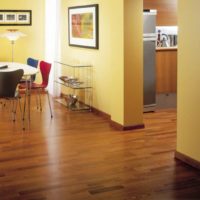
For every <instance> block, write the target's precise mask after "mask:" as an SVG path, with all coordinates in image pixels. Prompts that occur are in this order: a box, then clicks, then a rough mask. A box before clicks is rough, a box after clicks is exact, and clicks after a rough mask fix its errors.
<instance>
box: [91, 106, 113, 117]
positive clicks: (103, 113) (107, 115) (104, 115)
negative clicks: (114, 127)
mask: <svg viewBox="0 0 200 200" xmlns="http://www.w3.org/2000/svg"><path fill="white" fill-rule="evenodd" d="M92 112H93V113H95V114H96V115H99V116H101V117H103V118H104V119H107V120H111V116H110V115H109V114H108V113H105V112H103V111H101V110H99V109H97V108H94V107H92Z"/></svg>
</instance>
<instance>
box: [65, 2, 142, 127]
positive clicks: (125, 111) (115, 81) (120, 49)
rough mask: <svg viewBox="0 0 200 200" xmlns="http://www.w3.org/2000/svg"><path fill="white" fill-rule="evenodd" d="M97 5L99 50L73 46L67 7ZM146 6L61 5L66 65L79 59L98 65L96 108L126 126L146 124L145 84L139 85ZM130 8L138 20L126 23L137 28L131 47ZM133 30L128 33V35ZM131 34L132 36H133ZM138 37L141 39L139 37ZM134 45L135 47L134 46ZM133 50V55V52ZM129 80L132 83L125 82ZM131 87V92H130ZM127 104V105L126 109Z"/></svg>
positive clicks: (95, 77)
mask: <svg viewBox="0 0 200 200" xmlns="http://www.w3.org/2000/svg"><path fill="white" fill-rule="evenodd" d="M96 3H97V4H99V50H93V49H85V48H78V47H69V46H68V30H67V26H68V21H67V8H68V7H69V6H77V5H87V4H96ZM142 3H143V1H142V0H136V1H134V3H133V4H132V5H131V6H132V9H128V7H127V2H126V0H118V1H116V0H109V1H107V0H96V1H92V0H75V1H70V0H62V3H61V8H62V11H61V19H62V22H61V41H62V46H61V54H62V55H61V60H62V62H68V60H72V59H75V60H78V61H80V62H89V63H91V64H92V65H93V66H94V69H93V80H94V81H93V88H94V89H93V106H94V107H95V108H97V109H99V110H101V111H103V112H106V113H108V114H110V115H111V118H112V120H113V121H115V122H118V123H120V124H122V125H135V124H138V123H139V124H141V123H142V111H141V105H142V96H141V95H142V90H141V87H142V85H140V86H138V84H140V83H139V82H140V81H141V79H142V74H141V73H142V62H141V55H142V47H141V46H142V29H141V26H142V25H139V28H138V22H139V23H142V21H141V17H142ZM124 8H125V10H124ZM126 9H127V10H128V11H127V12H132V13H133V12H135V14H134V15H132V17H135V18H133V19H132V20H130V19H129V22H130V23H126V26H130V24H132V26H136V27H137V28H136V29H135V30H134V31H133V32H132V33H133V35H132V36H131V37H133V39H132V40H131V41H133V43H132V45H128V47H127V46H126V45H124V42H127V39H128V38H124V13H125V11H126ZM129 31H130V30H127V32H129ZM128 34H129V35H130V33H128ZM137 34H140V36H136V35H137ZM135 36H136V37H135ZM124 40H125V41H124ZM133 45H134V47H132V46H133ZM129 50H131V51H133V52H132V53H131V52H129ZM130 57H131V58H130ZM125 58H126V59H125ZM129 58H130V59H129ZM127 60H129V61H130V62H131V63H129V61H127ZM125 61H127V62H126V64H125V65H126V67H124V66H125V65H124V62H125ZM129 64H131V65H129ZM125 68H126V74H125ZM131 74H132V75H131ZM131 76H132V78H131ZM126 78H128V81H125V79H126ZM125 82H126V85H125ZM128 83H131V84H130V85H129V84H128ZM125 87H126V92H125ZM129 87H130V89H127V88H129ZM140 90H141V91H140ZM125 103H127V106H126V108H125ZM125 115H126V117H125Z"/></svg>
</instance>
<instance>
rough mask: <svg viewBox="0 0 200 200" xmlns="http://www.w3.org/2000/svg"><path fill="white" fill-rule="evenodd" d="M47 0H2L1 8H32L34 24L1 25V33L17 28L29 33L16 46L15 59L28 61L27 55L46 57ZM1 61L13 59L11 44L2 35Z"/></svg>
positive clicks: (0, 40)
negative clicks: (45, 12) (45, 18)
mask: <svg viewBox="0 0 200 200" xmlns="http://www.w3.org/2000/svg"><path fill="white" fill-rule="evenodd" d="M44 6H45V0H34V1H32V0H1V1H0V9H2V10H4V9H7V10H9V9H12V10H13V9H16V10H32V26H0V33H3V32H5V31H6V29H9V28H16V29H19V31H21V32H23V33H25V34H27V36H26V37H23V38H19V39H18V40H17V41H16V43H15V46H14V61H15V62H22V63H26V59H27V57H34V58H37V59H44V30H45V27H44V25H45V23H44V8H45V7H44ZM0 61H11V44H10V42H9V41H8V40H7V39H6V38H1V37H0Z"/></svg>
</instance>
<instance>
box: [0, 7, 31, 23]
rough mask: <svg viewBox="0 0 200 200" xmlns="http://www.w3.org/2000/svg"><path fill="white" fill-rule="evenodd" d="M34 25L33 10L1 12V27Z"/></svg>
mask: <svg viewBox="0 0 200 200" xmlns="http://www.w3.org/2000/svg"><path fill="white" fill-rule="evenodd" d="M30 25H32V11H31V10H0V26H30Z"/></svg>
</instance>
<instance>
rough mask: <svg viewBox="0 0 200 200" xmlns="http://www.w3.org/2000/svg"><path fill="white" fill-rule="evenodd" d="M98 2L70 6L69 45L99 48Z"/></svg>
mask: <svg viewBox="0 0 200 200" xmlns="http://www.w3.org/2000/svg"><path fill="white" fill-rule="evenodd" d="M98 31H99V30H98V4H93V5H85V6H75V7H69V8H68V37H69V45H70V46H77V47H84V48H93V49H98V48H99V41H98V40H99V33H98Z"/></svg>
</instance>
